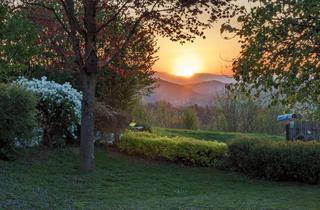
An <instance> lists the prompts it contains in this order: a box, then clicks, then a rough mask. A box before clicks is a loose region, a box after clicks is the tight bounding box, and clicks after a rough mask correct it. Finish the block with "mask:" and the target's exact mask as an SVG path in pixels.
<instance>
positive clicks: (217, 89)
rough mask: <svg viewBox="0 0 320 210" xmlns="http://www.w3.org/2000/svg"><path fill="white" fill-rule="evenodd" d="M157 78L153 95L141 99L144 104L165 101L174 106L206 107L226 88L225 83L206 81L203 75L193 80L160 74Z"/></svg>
mask: <svg viewBox="0 0 320 210" xmlns="http://www.w3.org/2000/svg"><path fill="white" fill-rule="evenodd" d="M163 75H164V76H163ZM208 75H209V77H210V78H213V75H210V74H208ZM160 76H163V77H160ZM158 77H160V79H159V80H158V82H157V84H156V88H155V89H154V91H153V93H152V94H151V95H150V96H145V97H143V102H144V103H155V102H159V101H167V102H169V103H171V104H172V105H174V106H187V105H195V104H197V105H199V106H206V105H210V104H212V101H213V98H214V96H215V95H218V94H219V93H222V92H223V91H224V90H225V86H226V83H223V82H220V81H216V80H208V79H207V77H205V74H198V76H195V77H193V78H181V77H177V76H172V75H170V74H167V73H160V74H158ZM215 77H218V76H215ZM166 79H170V80H171V81H173V80H175V81H178V82H180V84H179V83H174V82H171V81H167V80H166ZM202 80H203V81H202ZM194 81H200V82H194Z"/></svg>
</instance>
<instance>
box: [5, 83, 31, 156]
mask: <svg viewBox="0 0 320 210" xmlns="http://www.w3.org/2000/svg"><path fill="white" fill-rule="evenodd" d="M36 126H37V124H36V97H35V95H33V94H32V93H31V92H30V91H27V90H25V89H22V88H19V87H17V86H14V85H5V84H0V159H4V160H10V159H14V158H15V156H16V152H15V147H16V146H17V145H20V146H21V145H27V144H28V143H29V142H30V141H31V140H32V137H33V135H34V131H35V130H36Z"/></svg>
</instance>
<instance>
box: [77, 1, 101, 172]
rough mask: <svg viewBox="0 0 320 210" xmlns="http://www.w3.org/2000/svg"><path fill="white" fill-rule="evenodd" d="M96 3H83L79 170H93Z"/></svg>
mask: <svg viewBox="0 0 320 210" xmlns="http://www.w3.org/2000/svg"><path fill="white" fill-rule="evenodd" d="M96 4H97V1H84V12H85V14H84V23H85V26H86V29H87V33H86V37H85V38H86V39H85V56H84V60H83V61H84V68H83V69H82V70H81V76H82V91H83V99H82V114H81V142H80V154H81V169H82V170H84V171H92V170H94V102H95V91H96V80H97V72H98V57H97V52H96V50H97V41H96V39H97V30H96Z"/></svg>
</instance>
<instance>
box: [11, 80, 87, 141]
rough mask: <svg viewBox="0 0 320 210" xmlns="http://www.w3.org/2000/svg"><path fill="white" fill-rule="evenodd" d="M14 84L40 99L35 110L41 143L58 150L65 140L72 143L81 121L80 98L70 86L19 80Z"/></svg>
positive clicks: (51, 82)
mask: <svg viewBox="0 0 320 210" xmlns="http://www.w3.org/2000/svg"><path fill="white" fill-rule="evenodd" d="M16 83H17V84H18V85H19V86H21V87H25V88H26V89H28V90H30V91H32V92H34V93H36V94H37V95H38V96H39V101H38V104H37V109H38V110H39V112H40V116H39V118H40V122H41V126H42V129H43V143H44V144H45V145H47V146H50V147H52V146H56V147H60V146H63V145H64V144H65V143H66V140H68V139H73V140H75V139H76V138H77V137H78V136H77V134H78V132H77V129H78V127H79V125H80V119H81V100H82V95H81V93H80V92H78V91H77V90H75V89H73V88H72V87H71V85H70V84H69V83H64V84H63V85H61V84H58V83H55V82H53V81H47V78H46V77H42V79H41V80H37V79H33V80H27V79H25V78H20V79H19V80H18V81H16Z"/></svg>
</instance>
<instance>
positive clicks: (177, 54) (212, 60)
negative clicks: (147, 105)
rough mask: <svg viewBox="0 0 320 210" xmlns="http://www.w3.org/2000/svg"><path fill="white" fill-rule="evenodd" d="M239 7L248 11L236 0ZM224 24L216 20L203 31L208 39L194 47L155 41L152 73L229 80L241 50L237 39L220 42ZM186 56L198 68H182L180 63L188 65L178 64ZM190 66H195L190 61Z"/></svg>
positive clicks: (195, 42)
mask: <svg viewBox="0 0 320 210" xmlns="http://www.w3.org/2000/svg"><path fill="white" fill-rule="evenodd" d="M238 4H239V5H241V6H242V5H244V6H246V7H248V9H250V7H251V6H250V5H251V4H250V3H248V1H247V0H239V1H238ZM225 21H226V20H219V21H218V22H216V23H215V24H214V26H213V27H212V28H211V29H209V30H206V31H204V33H205V35H206V37H207V39H201V38H198V39H196V40H195V41H194V43H186V44H184V45H181V44H180V43H179V42H172V41H170V40H169V39H167V38H162V37H158V47H159V48H160V50H159V52H158V56H159V60H158V62H157V63H156V64H155V66H154V70H156V71H162V72H166V73H170V74H175V75H182V76H183V75H185V76H189V75H191V74H194V73H212V74H218V75H228V76H231V75H232V71H231V67H232V62H233V59H235V58H236V57H238V56H239V53H240V50H241V47H240V43H239V42H238V41H239V40H238V39H237V38H234V39H231V40H226V39H223V35H221V34H220V26H221V24H223V23H224V22H225ZM234 21H235V20H234ZM235 22H236V21H235ZM224 35H226V34H224ZM186 55H187V57H188V56H190V57H193V58H195V59H197V60H198V61H197V62H200V64H197V65H196V64H192V65H191V66H193V65H195V66H197V67H192V68H191V67H184V66H183V65H185V64H183V63H188V62H189V61H186V60H185V59H184V58H183V60H184V61H185V62H180V61H179V62H178V61H177V60H179V59H180V58H181V57H184V56H186ZM187 60H188V59H187ZM177 63H178V64H177ZM191 63H196V62H194V61H193V62H191ZM199 66H200V67H199ZM183 69H184V70H183Z"/></svg>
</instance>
